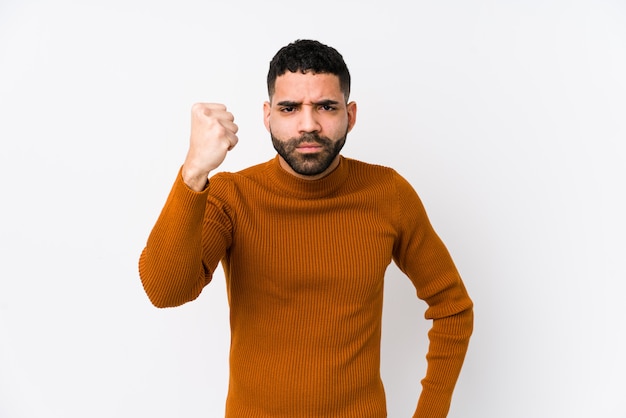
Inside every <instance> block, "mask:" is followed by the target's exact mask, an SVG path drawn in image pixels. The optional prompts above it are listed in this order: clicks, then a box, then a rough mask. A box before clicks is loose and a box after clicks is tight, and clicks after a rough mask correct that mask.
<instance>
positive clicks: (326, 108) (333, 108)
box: [321, 105, 337, 112]
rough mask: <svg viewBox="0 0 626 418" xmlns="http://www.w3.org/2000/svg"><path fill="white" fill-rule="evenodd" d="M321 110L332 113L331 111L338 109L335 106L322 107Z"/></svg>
mask: <svg viewBox="0 0 626 418" xmlns="http://www.w3.org/2000/svg"><path fill="white" fill-rule="evenodd" d="M321 109H322V110H325V111H327V112H330V111H332V110H335V109H337V108H336V107H335V106H333V105H322V106H321Z"/></svg>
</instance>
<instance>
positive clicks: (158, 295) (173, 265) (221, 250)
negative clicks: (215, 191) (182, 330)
mask: <svg viewBox="0 0 626 418" xmlns="http://www.w3.org/2000/svg"><path fill="white" fill-rule="evenodd" d="M210 188H211V185H209V186H208V187H207V189H205V190H204V191H202V192H194V191H193V190H191V189H189V188H188V187H187V185H186V184H185V183H184V182H183V180H182V177H181V172H180V171H179V172H178V176H177V178H176V180H175V182H174V185H173V186H172V189H171V191H170V193H169V195H168V198H167V200H166V202H165V205H164V207H163V209H162V211H161V213H160V215H159V217H158V219H157V221H156V223H155V225H154V227H153V228H152V231H151V233H150V235H149V237H148V240H147V243H146V246H145V248H144V249H143V251H142V253H141V256H140V258H139V276H140V278H141V282H142V285H143V287H144V290H145V292H146V294H147V295H148V298H149V299H150V301H151V302H152V304H153V305H154V306H156V307H158V308H165V307H173V306H179V305H182V304H184V303H186V302H189V301H191V300H194V299H196V298H197V297H198V296H199V295H200V292H201V291H202V289H203V288H204V286H206V285H207V284H208V283H209V282H210V281H211V278H212V275H213V271H214V270H215V268H216V267H217V264H218V262H219V261H220V259H221V258H222V257H223V256H224V254H225V252H226V250H227V248H228V247H229V245H230V237H231V235H230V231H231V228H230V217H229V216H228V210H227V209H226V206H225V205H224V204H222V203H220V202H219V201H218V200H216V199H215V198H213V197H211V195H210V193H209V189H210Z"/></svg>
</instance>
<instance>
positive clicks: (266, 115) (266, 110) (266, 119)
mask: <svg viewBox="0 0 626 418" xmlns="http://www.w3.org/2000/svg"><path fill="white" fill-rule="evenodd" d="M271 110H272V105H271V104H270V102H265V103H263V123H264V124H265V129H267V132H269V131H270V112H271Z"/></svg>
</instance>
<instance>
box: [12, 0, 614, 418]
mask: <svg viewBox="0 0 626 418" xmlns="http://www.w3.org/2000/svg"><path fill="white" fill-rule="evenodd" d="M297 38H315V39H319V40H320V41H322V42H326V43H328V44H331V45H333V46H335V47H337V48H338V49H339V50H340V51H341V52H342V53H343V55H344V57H345V59H346V61H347V63H348V65H349V67H350V69H351V71H352V74H353V95H352V99H354V100H356V101H357V103H358V104H359V113H358V121H357V125H356V127H355V129H354V130H353V132H352V134H351V135H350V136H349V138H348V144H347V145H346V148H345V152H344V154H345V155H347V156H350V157H354V158H359V159H363V160H366V161H370V162H374V163H379V164H384V165H388V166H392V167H394V168H396V169H397V170H398V171H399V172H400V173H401V174H403V175H404V176H405V177H406V178H407V179H409V181H411V182H412V183H413V185H414V186H415V188H416V189H417V191H418V193H420V195H421V197H422V199H423V201H424V203H425V205H426V207H427V210H428V212H429V214H430V217H431V220H432V222H433V224H434V226H435V228H436V229H437V230H438V232H439V233H440V235H441V236H442V238H443V239H444V241H445V242H446V244H447V245H448V247H449V249H450V251H451V253H452V254H453V256H454V258H455V260H456V262H457V265H458V267H459V270H460V271H461V273H462V275H463V277H464V279H465V281H466V284H467V287H468V289H469V291H470V293H471V296H472V298H473V299H474V301H475V304H476V327H475V334H474V337H473V339H472V342H471V346H470V350H469V352H468V356H467V360H466V363H465V367H464V369H463V372H462V374H461V377H460V380H459V383H458V385H457V389H456V392H455V396H454V399H453V405H452V410H451V413H450V417H454V418H502V417H506V418H543V417H545V418H554V417H567V418H577V417H578V418H589V417H603V418H605V417H612V418H617V417H622V418H623V417H626V401H625V400H624V399H625V398H624V396H623V395H624V389H626V386H625V384H624V375H625V374H626V362H625V360H624V355H623V353H625V352H626V342H625V340H626V329H625V328H626V325H625V323H626V321H625V320H626V314H625V313H624V310H623V306H624V296H623V295H624V280H625V279H626V269H625V267H624V261H625V256H626V245H625V239H624V236H625V234H626V228H625V222H624V213H626V204H625V203H624V201H625V199H624V190H625V187H624V186H625V184H624V183H625V182H624V179H626V170H625V168H624V165H625V163H626V158H625V157H626V155H625V152H624V142H625V140H626V76H625V75H626V4H625V3H624V2H623V1H621V0H614V1H608V0H541V1H540V0H526V1H514V0H510V1H495V0H492V1H487V0H480V1H465V0H450V1H438V2H434V1H416V2H409V1H404V0H388V1H384V2H380V1H376V2H374V1H364V0H359V1H357V0H355V1H343V2H342V1H338V0H330V1H327V0H321V1H317V2H295V3H294V2H279V1H275V0H265V1H258V2H256V1H252V0H250V1H219V2H216V1H192V0H179V1H176V2H166V1H148V0H143V1H139V0H107V1H104V0H102V1H78V0H76V1H71V0H57V1H54V2H52V1H36V0H30V1H29V0H23V1H18V0H2V1H1V2H0V141H1V142H0V193H1V195H2V204H1V206H0V211H1V212H0V213H1V216H0V254H1V257H2V259H1V262H0V417H2V418H35V417H36V418H39V417H42V418H57V417H58V418H79V417H80V418H82V417H92V418H99V417H107V418H108V417H136V416H150V417H154V418H158V417H168V418H171V417H186V418H191V417H219V416H221V415H222V414H223V405H224V398H225V394H226V384H227V350H228V338H229V335H228V309H227V306H226V298H225V289H224V283H223V276H222V275H221V270H220V272H219V273H218V274H217V276H216V278H215V280H214V282H213V283H212V284H211V285H210V286H209V287H208V288H206V289H205V291H204V292H203V294H202V295H201V296H200V298H199V299H198V300H196V301H195V302H193V303H190V304H187V305H184V306H182V307H180V308H176V309H167V310H157V309H156V308H153V307H152V306H151V305H150V304H149V302H148V300H147V298H146V297H145V295H144V294H143V290H142V288H141V285H140V281H139V278H138V274H137V259H138V256H139V253H140V251H141V249H142V248H143V245H144V243H145V240H146V238H147V235H148V233H149V231H150V229H151V227H152V225H153V223H154V221H155V220H156V217H157V215H158V213H159V211H160V209H161V206H162V204H163V203H164V201H165V198H166V195H167V192H168V191H169V188H170V186H171V184H172V181H173V179H174V176H175V174H176V172H177V170H178V167H179V166H180V164H181V163H182V160H183V158H184V154H185V151H186V147H187V141H188V132H189V109H190V107H191V104H192V103H194V102H195V101H218V102H223V103H226V104H227V105H228V106H229V107H230V109H231V110H232V112H233V113H234V114H235V117H236V119H237V122H238V124H239V126H240V135H239V136H240V144H239V145H238V147H237V148H236V149H235V150H234V151H233V152H232V154H230V155H229V157H228V160H227V161H226V163H225V164H224V167H223V168H224V169H225V170H237V169H240V168H243V167H246V166H248V165H250V164H253V163H257V162H260V161H265V160H266V159H269V158H271V157H272V156H273V149H272V147H271V145H270V141H269V138H268V134H267V133H266V132H265V129H264V127H263V124H262V118H261V117H262V113H261V108H262V102H263V101H264V100H265V99H266V92H265V75H266V71H267V64H268V62H269V60H270V58H271V57H272V55H273V54H274V53H275V52H276V50H277V49H278V48H280V47H281V46H283V45H284V44H286V43H288V42H290V41H292V40H295V39H297ZM424 308H425V305H424V304H423V302H421V301H419V300H417V299H416V298H415V296H414V290H413V288H412V287H411V285H410V283H409V281H408V280H407V279H405V278H404V277H403V276H402V275H401V274H399V272H398V270H397V269H395V267H391V268H390V270H389V274H388V277H387V288H386V306H385V312H384V315H385V316H384V337H383V350H384V351H383V354H384V358H383V370H382V371H383V377H384V379H385V384H386V389H387V393H388V404H389V405H388V409H389V416H390V417H391V418H401V417H408V416H410V414H411V413H412V411H413V409H414V406H415V403H416V401H417V397H418V395H419V390H420V386H419V380H420V379H421V378H422V376H423V374H424V366H425V362H424V358H423V357H424V354H425V352H426V339H425V333H426V331H427V329H428V327H429V324H428V323H427V322H426V321H424V320H423V311H424Z"/></svg>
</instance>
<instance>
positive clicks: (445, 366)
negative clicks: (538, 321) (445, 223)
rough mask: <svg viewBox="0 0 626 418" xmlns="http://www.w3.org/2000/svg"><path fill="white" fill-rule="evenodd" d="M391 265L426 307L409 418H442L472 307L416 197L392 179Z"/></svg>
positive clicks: (469, 330)
mask: <svg viewBox="0 0 626 418" xmlns="http://www.w3.org/2000/svg"><path fill="white" fill-rule="evenodd" d="M396 176H397V181H396V191H397V202H398V204H397V206H396V219H397V225H398V239H397V242H396V246H395V248H394V261H395V262H396V264H397V265H398V267H399V268H400V269H401V270H402V271H403V272H404V273H405V274H406V275H407V276H408V277H409V278H410V279H411V281H412V282H413V284H414V286H415V288H416V291H417V296H418V297H419V298H420V299H422V300H424V301H425V302H426V303H427V304H428V308H427V310H426V313H425V317H426V319H430V320H432V327H431V329H430V331H429V333H428V338H429V341H430V343H429V348H428V353H427V355H426V359H427V371H426V376H425V378H424V379H423V380H422V392H421V395H420V399H419V402H418V404H417V409H416V411H415V414H414V415H413V417H414V418H444V417H446V416H447V414H448V411H449V408H450V402H451V399H452V393H453V391H454V387H455V385H456V382H457V379H458V377H459V374H460V372H461V367H462V365H463V361H464V359H465V353H466V352H467V348H468V344H469V340H470V336H471V334H472V330H473V303H472V300H471V299H470V297H469V295H468V293H467V291H466V289H465V286H464V284H463V281H462V280H461V277H460V276H459V273H458V271H457V269H456V267H455V265H454V262H453V261H452V258H451V257H450V254H449V253H448V250H447V249H446V247H445V246H444V244H443V242H442V241H441V239H440V238H439V236H438V235H437V234H436V232H435V231H434V230H433V228H432V226H431V224H430V221H429V219H428V216H427V214H426V211H425V209H424V207H423V205H422V202H421V200H420V199H419V197H418V195H417V193H416V192H415V191H414V190H413V188H412V187H411V186H410V184H409V183H408V182H407V181H406V180H405V179H403V178H402V177H400V176H399V175H397V174H396Z"/></svg>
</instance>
